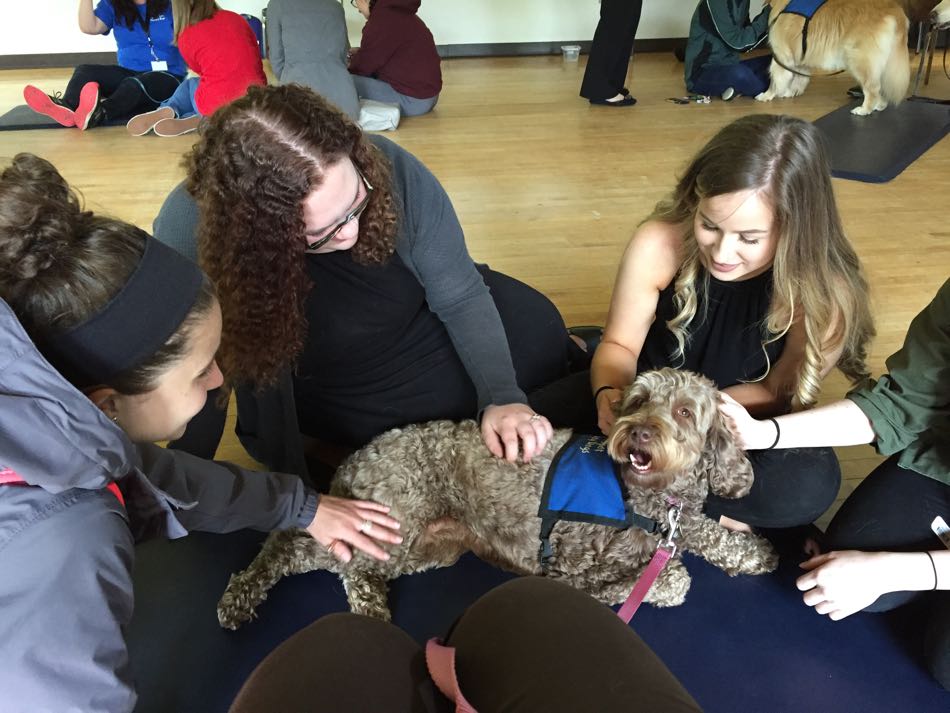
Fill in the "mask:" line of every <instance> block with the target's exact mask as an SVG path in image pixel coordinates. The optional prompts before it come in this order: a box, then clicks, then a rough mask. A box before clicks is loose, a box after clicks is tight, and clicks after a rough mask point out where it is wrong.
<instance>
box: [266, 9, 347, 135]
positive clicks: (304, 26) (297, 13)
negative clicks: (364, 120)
mask: <svg viewBox="0 0 950 713" xmlns="http://www.w3.org/2000/svg"><path fill="white" fill-rule="evenodd" d="M349 48H350V41H349V39H348V38H347V34H346V18H345V17H344V15H343V7H342V6H341V5H340V3H339V2H337V0H270V2H269V3H267V54H268V59H270V66H271V69H273V70H274V74H275V75H276V76H277V79H278V80H280V83H281V84H291V83H296V84H303V85H304V86H306V87H310V88H311V89H313V90H314V91H315V92H317V94H320V95H322V96H324V97H325V98H326V99H329V100H330V101H331V102H333V103H334V104H336V105H337V106H338V107H340V109H342V110H343V112H344V113H345V114H347V115H348V116H349V117H350V118H351V119H353V121H359V118H360V100H359V97H358V96H357V94H356V86H355V85H354V84H353V77H352V76H351V75H350V72H349V70H348V69H347V64H348V61H349V60H348V58H347V54H346V53H347V50H349Z"/></svg>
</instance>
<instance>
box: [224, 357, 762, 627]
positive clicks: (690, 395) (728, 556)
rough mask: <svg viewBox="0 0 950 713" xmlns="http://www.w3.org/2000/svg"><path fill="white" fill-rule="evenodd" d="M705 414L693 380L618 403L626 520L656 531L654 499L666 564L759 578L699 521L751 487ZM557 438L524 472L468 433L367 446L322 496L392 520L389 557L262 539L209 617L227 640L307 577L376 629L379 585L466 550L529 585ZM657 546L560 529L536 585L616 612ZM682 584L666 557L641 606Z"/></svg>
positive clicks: (728, 537) (743, 540)
mask: <svg viewBox="0 0 950 713" xmlns="http://www.w3.org/2000/svg"><path fill="white" fill-rule="evenodd" d="M717 404H718V394H717V391H716V388H715V386H714V385H713V384H712V382H710V381H709V380H708V379H705V378H703V377H701V376H697V375H696V374H692V373H689V372H683V371H676V370H673V369H663V370H661V371H656V372H647V373H644V374H641V375H640V376H639V377H638V378H637V379H636V381H635V382H634V383H633V384H632V385H631V386H630V388H629V389H628V390H627V391H626V393H625V394H624V397H623V400H622V402H621V404H620V407H619V415H618V418H617V421H616V423H615V425H614V428H613V430H612V432H611V434H610V437H609V439H608V451H609V453H610V456H611V458H612V459H613V460H615V461H616V462H617V463H619V464H620V465H621V472H622V476H623V480H624V481H625V483H626V486H627V491H628V493H627V495H628V501H629V504H630V505H632V507H633V509H634V510H635V511H636V512H637V513H640V514H642V515H645V516H647V517H651V518H653V519H655V520H657V521H658V522H666V516H667V511H668V500H667V498H668V497H674V498H678V499H679V500H680V501H681V502H682V503H683V515H682V519H681V522H680V534H679V537H678V539H677V544H678V546H679V551H682V550H683V549H685V550H688V551H691V552H694V553H696V554H698V555H700V556H701V557H703V558H705V559H706V560H708V561H709V562H711V563H712V564H714V565H716V566H717V567H720V568H721V569H723V570H724V571H726V572H727V573H729V574H730V575H736V574H761V573H764V572H769V571H771V570H773V569H774V568H775V566H776V564H777V556H776V554H775V552H774V551H773V550H772V548H771V546H770V545H769V544H768V542H767V541H766V540H764V539H763V538H761V537H758V536H756V535H754V534H751V533H740V532H730V531H729V530H726V529H725V528H723V527H721V526H720V525H719V524H718V523H717V522H715V521H713V520H711V519H709V518H708V517H706V516H705V515H703V513H702V506H703V502H704V501H705V499H706V495H707V493H708V492H709V490H710V489H712V491H713V492H714V493H717V494H719V495H722V496H725V497H741V496H742V495H745V494H746V493H748V492H749V488H750V487H751V485H752V467H751V465H750V464H749V462H748V460H746V458H745V456H744V455H743V454H742V452H741V451H740V450H739V449H738V448H737V447H736V445H735V442H734V440H733V437H732V434H731V432H730V431H729V429H728V428H727V426H726V424H725V422H724V421H723V419H722V417H721V416H720V414H719V411H718V408H717ZM570 436H571V431H570V430H566V429H565V430H558V431H556V432H555V434H554V437H553V438H552V439H551V441H550V443H548V445H547V446H546V448H545V449H544V452H543V453H542V454H541V455H540V456H538V457H536V458H534V459H533V460H532V461H531V462H530V463H509V462H507V461H504V460H500V459H498V458H495V457H494V456H492V455H491V453H489V451H488V449H487V448H486V447H485V445H484V444H483V442H482V439H481V435H480V433H479V428H478V425H477V424H476V423H474V422H473V421H464V422H462V423H452V422H449V421H435V422H432V423H427V424H422V425H413V426H408V427H406V428H402V429H396V430H392V431H389V432H387V433H384V434H382V435H380V436H379V437H377V438H376V439H374V440H373V441H372V442H371V443H370V444H369V445H367V446H366V447H365V448H363V449H362V450H360V451H358V452H356V453H354V454H353V455H352V456H350V457H349V458H348V459H347V460H346V461H345V462H344V463H343V464H342V465H341V466H340V468H339V470H338V471H337V474H336V476H335V478H334V482H333V487H332V490H331V492H332V493H333V494H334V495H340V496H345V497H353V498H360V499H366V500H376V501H378V502H381V503H385V504H387V505H390V506H391V507H392V511H391V514H392V516H393V517H395V518H396V519H398V520H399V521H400V522H401V523H402V535H403V538H404V539H403V542H402V544H400V545H398V546H393V547H392V548H391V550H390V554H391V558H390V560H389V561H387V562H381V561H378V560H375V559H373V558H371V557H369V556H367V555H363V554H361V553H356V554H355V555H354V557H353V559H352V560H351V561H350V562H349V563H348V564H344V563H343V562H341V561H340V560H338V559H337V558H335V557H333V556H332V555H330V554H329V553H327V551H326V550H325V549H324V548H323V547H322V546H321V545H320V544H319V543H317V542H316V541H315V540H314V539H313V538H312V537H311V536H310V535H309V534H307V532H305V531H303V530H288V531H285V532H279V533H274V534H272V535H271V536H270V537H269V538H268V540H267V542H266V543H265V544H264V547H263V549H262V551H261V553H260V554H259V555H258V556H257V558H256V559H255V560H254V561H253V562H252V563H251V565H250V566H249V567H248V568H247V569H246V570H244V571H243V572H241V573H239V574H237V575H234V576H232V577H231V581H230V582H229V583H228V587H227V590H226V591H225V593H224V595H223V597H222V598H221V601H220V603H219V604H218V619H219V621H220V622H221V625H222V626H224V627H227V628H231V629H234V628H237V627H238V626H239V625H240V624H241V623H242V622H245V621H247V620H249V619H251V618H253V616H254V611H255V609H256V607H257V606H258V605H259V604H260V603H261V602H262V601H264V599H266V597H267V592H268V590H269V589H270V588H271V587H272V586H274V584H275V583H276V582H277V581H278V580H279V579H280V578H281V577H283V576H284V575H288V574H298V573H302V572H307V571H310V570H314V569H326V570H330V571H333V572H336V573H338V574H339V575H340V577H341V578H342V579H343V583H344V587H345V589H346V593H347V598H348V600H349V604H350V608H351V609H352V611H354V612H356V613H359V614H366V615H369V616H374V617H378V618H380V619H389V606H388V603H387V582H388V580H391V579H394V578H396V577H398V576H400V575H403V574H409V573H412V572H421V571H423V570H427V569H431V568H432V567H445V566H448V565H451V564H452V563H454V562H455V561H456V560H457V559H458V558H459V556H461V555H462V554H463V553H464V552H466V551H467V550H473V551H474V552H475V553H476V554H477V555H478V556H479V557H481V558H482V559H484V560H487V561H489V562H491V563H493V564H496V565H498V566H500V567H502V568H504V569H507V570H510V571H513V572H517V573H519V574H540V573H541V568H540V565H539V563H538V535H539V531H540V526H541V521H540V518H539V517H538V506H539V503H540V499H541V490H542V487H543V484H544V479H545V474H546V473H547V470H548V466H549V465H550V464H551V460H552V459H553V458H554V455H555V454H556V453H557V451H558V449H560V448H561V446H562V445H564V443H565V442H566V441H567V440H568V439H569V438H570ZM659 537H660V535H650V534H648V533H647V532H645V531H643V530H641V529H638V528H636V527H631V528H628V529H625V530H618V529H613V528H609V527H604V526H602V525H595V524H589V523H582V522H565V521H562V522H559V523H558V524H557V525H556V526H555V529H554V532H553V533H552V536H551V544H552V545H553V548H554V556H553V557H552V558H551V560H550V563H549V569H548V571H547V573H546V574H547V576H549V577H552V578H554V579H560V580H562V581H564V582H567V583H569V584H571V585H573V586H574V587H577V588H579V589H583V590H585V591H587V592H589V593H590V594H592V595H593V596H595V597H597V598H598V599H599V600H600V601H602V602H605V603H607V604H616V603H618V602H620V601H623V599H624V598H625V597H626V596H627V595H628V594H629V592H630V590H631V589H632V587H633V584H634V583H635V582H636V580H637V577H638V576H639V575H640V572H641V571H642V570H643V568H644V567H645V566H646V564H647V563H648V562H649V560H650V558H651V556H652V555H653V552H654V551H655V550H656V548H657V542H658V540H659ZM689 582H690V580H689V574H688V573H687V572H686V569H685V567H684V566H683V564H682V562H681V561H680V559H679V557H678V556H677V557H675V558H674V559H672V560H671V561H670V562H669V564H668V565H667V566H666V568H665V569H664V570H663V572H662V574H661V575H660V577H659V578H658V579H657V580H656V582H655V583H654V584H653V587H652V588H651V589H650V592H649V594H648V596H647V598H646V601H648V602H652V603H653V604H655V605H658V606H674V605H677V604H681V603H682V602H683V600H684V598H685V596H686V591H687V590H688V589H689Z"/></svg>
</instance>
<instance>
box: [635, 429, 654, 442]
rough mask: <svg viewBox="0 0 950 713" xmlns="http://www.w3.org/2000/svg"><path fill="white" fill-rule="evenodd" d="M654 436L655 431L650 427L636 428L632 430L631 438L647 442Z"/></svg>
mask: <svg viewBox="0 0 950 713" xmlns="http://www.w3.org/2000/svg"><path fill="white" fill-rule="evenodd" d="M651 438H653V432H652V431H651V430H650V429H649V428H644V427H640V428H634V429H631V431H630V440H631V441H633V442H635V443H647V442H648V441H649V440H650V439H651Z"/></svg>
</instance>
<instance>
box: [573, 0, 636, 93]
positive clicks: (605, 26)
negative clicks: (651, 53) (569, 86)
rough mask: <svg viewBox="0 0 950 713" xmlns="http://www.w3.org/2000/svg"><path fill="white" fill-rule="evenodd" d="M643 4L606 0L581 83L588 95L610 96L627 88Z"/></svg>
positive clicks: (601, 8) (601, 9)
mask: <svg viewBox="0 0 950 713" xmlns="http://www.w3.org/2000/svg"><path fill="white" fill-rule="evenodd" d="M642 6H643V2H642V0H602V2H601V4H600V22H598V23H597V29H596V30H595V31H594V39H593V41H592V42H591V43H590V56H589V57H588V58H587V68H586V69H585V70H584V81H583V82H582V83H581V92H580V94H581V96H582V97H584V98H585V99H610V98H611V97H614V96H616V95H617V94H618V93H619V92H620V90H621V89H623V83H624V81H625V80H626V78H627V67H628V66H629V64H630V53H631V52H632V51H633V41H634V39H635V37H636V34H637V26H638V25H639V24H640V11H641V9H642Z"/></svg>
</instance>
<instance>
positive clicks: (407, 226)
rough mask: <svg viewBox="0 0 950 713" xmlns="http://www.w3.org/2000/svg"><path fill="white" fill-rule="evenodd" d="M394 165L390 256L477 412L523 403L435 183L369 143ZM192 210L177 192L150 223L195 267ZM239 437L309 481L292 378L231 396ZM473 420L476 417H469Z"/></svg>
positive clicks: (398, 155) (498, 328)
mask: <svg viewBox="0 0 950 713" xmlns="http://www.w3.org/2000/svg"><path fill="white" fill-rule="evenodd" d="M369 140H370V141H372V142H373V143H374V144H375V145H376V146H377V147H378V148H379V149H381V150H382V152H383V153H384V154H385V155H386V157H387V158H388V159H389V161H390V163H391V166H392V177H393V191H394V195H395V197H396V199H397V200H396V205H397V207H398V210H399V212H400V216H399V233H398V235H397V237H396V252H397V253H398V255H399V257H400V258H401V259H402V261H403V263H405V265H406V266H407V267H408V268H409V269H410V270H411V271H412V273H413V274H414V275H415V276H416V278H417V279H418V280H419V283H420V284H421V285H422V286H423V288H424V289H425V293H426V301H427V302H428V303H429V309H431V310H432V311H433V312H434V313H435V314H436V315H438V317H439V319H440V320H441V321H442V323H443V324H444V325H445V328H446V330H447V331H448V333H449V337H450V338H451V340H452V343H453V345H454V346H455V350H456V352H457V353H458V355H459V358H460V359H461V360H462V364H464V366H465V370H466V372H467V373H468V375H469V377H470V378H471V380H472V383H473V384H474V386H475V390H476V393H477V394H478V409H479V412H481V411H482V410H484V409H485V408H486V407H487V406H490V405H492V404H510V403H527V398H526V397H525V395H524V392H522V391H521V389H520V388H519V387H518V383H517V381H516V379H515V369H514V366H513V365H512V361H511V352H510V351H509V350H508V339H507V337H506V336H505V329H504V327H503V326H502V323H501V317H500V316H499V315H498V309H497V308H496V307H495V302H494V301H493V300H492V297H491V295H490V294H489V292H488V287H486V286H485V281H484V280H483V279H482V276H481V275H480V274H479V272H478V270H476V269H475V263H473V262H472V258H471V257H470V256H469V254H468V249H467V248H466V246H465V236H464V234H463V233H462V226H461V225H459V221H458V217H456V215H455V209H454V208H453V207H452V203H451V201H449V197H448V196H447V195H446V193H445V190H444V189H443V188H442V186H441V184H440V183H439V182H438V180H436V178H435V176H433V175H432V174H431V173H430V172H429V170H428V169H427V168H426V167H425V166H423V165H422V163H421V162H420V161H419V160H418V159H417V158H415V157H414V156H413V155H412V154H410V153H409V152H408V151H406V150H405V149H403V148H400V147H399V146H397V145H396V144H394V143H393V142H392V141H389V140H388V139H386V138H384V137H382V136H376V135H373V136H370V137H369ZM197 225H198V209H197V207H196V205H195V202H194V200H193V199H192V198H191V196H190V195H189V194H188V192H187V191H186V190H185V189H184V185H179V186H178V187H177V188H175V190H174V191H172V193H171V195H169V196H168V198H167V199H166V200H165V204H164V205H163V206H162V209H161V211H160V212H159V214H158V217H157V218H156V219H155V226H154V229H155V237H156V238H158V239H159V240H161V241H162V242H163V243H165V244H167V245H170V246H171V247H173V248H175V249H176V250H178V252H180V253H181V254H182V255H185V256H187V257H190V258H191V259H192V260H197V257H198V249H197V238H196V230H197ZM236 394H237V403H238V427H237V434H238V437H239V438H240V439H241V443H242V444H243V445H244V447H245V448H246V449H247V451H248V452H249V453H250V454H251V455H252V456H254V457H255V458H256V459H257V460H259V461H261V462H262V463H265V464H267V466H268V467H269V468H273V469H275V470H281V471H287V472H291V473H298V474H300V475H306V474H307V467H306V465H305V463H304V458H303V446H302V442H301V438H300V428H299V426H298V422H297V411H296V407H295V405H294V394H293V383H292V380H291V376H290V372H289V371H288V372H286V373H285V374H283V375H282V377H281V378H280V379H279V381H278V383H277V385H276V386H275V387H274V388H272V389H267V390H265V391H263V392H256V391H252V390H251V389H242V388H238V389H236ZM473 415H474V414H473Z"/></svg>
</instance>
